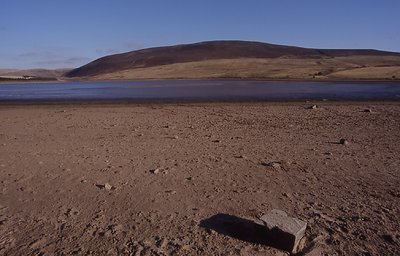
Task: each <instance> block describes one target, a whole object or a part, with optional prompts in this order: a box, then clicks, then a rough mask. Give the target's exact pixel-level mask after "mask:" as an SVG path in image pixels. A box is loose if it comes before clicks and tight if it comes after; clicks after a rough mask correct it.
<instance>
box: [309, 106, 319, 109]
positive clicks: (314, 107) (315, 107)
mask: <svg viewBox="0 0 400 256" xmlns="http://www.w3.org/2000/svg"><path fill="white" fill-rule="evenodd" d="M308 109H317V105H312V106H311V107H308Z"/></svg>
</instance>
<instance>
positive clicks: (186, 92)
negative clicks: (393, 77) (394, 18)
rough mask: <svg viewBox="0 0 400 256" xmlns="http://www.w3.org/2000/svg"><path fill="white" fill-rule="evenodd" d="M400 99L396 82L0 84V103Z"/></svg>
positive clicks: (197, 81) (183, 81)
mask: <svg viewBox="0 0 400 256" xmlns="http://www.w3.org/2000/svg"><path fill="white" fill-rule="evenodd" d="M322 99H329V100H400V82H295V81H293V82H292V81H290V82H288V81H244V80H223V81H221V80H146V81H117V82H115V81H113V82H98V81H95V82H64V83H27V84H25V83H19V84H15V83H14V84H7V83H0V102H3V103H4V102H74V101H79V102H90V101H132V102H143V101H277V100H322Z"/></svg>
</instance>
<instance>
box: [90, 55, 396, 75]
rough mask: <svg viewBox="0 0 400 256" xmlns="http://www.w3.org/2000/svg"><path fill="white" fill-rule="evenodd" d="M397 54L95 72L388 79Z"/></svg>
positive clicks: (393, 72) (207, 62) (228, 61)
mask: <svg viewBox="0 0 400 256" xmlns="http://www.w3.org/2000/svg"><path fill="white" fill-rule="evenodd" d="M399 70H400V57H392V56H389V57H376V56H372V57H365V56H352V57H337V58H324V59H299V58H275V59H256V58H243V59H219V60H205V61H196V62H187V63H175V64H170V65H161V66H156V67H149V68H136V69H129V70H123V71H118V72H114V73H108V74H104V75H98V76H95V77H93V78H92V79H95V80H119V79H173V78H175V79H185V78H187V79H209V78H245V79H320V80H327V79H391V78H392V76H393V75H395V76H396V77H400V74H399Z"/></svg>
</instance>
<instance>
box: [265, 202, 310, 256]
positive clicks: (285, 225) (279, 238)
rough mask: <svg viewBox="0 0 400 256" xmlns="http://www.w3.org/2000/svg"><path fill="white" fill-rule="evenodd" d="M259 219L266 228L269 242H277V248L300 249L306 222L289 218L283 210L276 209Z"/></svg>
mask: <svg viewBox="0 0 400 256" xmlns="http://www.w3.org/2000/svg"><path fill="white" fill-rule="evenodd" d="M260 220H261V221H262V223H263V224H264V226H265V227H266V228H267V230H268V233H269V238H270V240H272V241H271V242H273V243H275V244H277V245H278V246H279V248H282V249H284V250H287V251H289V252H290V253H297V252H299V251H300V250H301V248H300V247H301V246H299V244H300V241H301V239H302V238H303V237H304V235H305V232H306V228H307V223H306V222H304V221H302V220H299V219H296V218H291V217H289V216H287V214H286V213H285V212H284V211H281V210H276V209H274V210H272V211H270V212H269V213H267V214H265V215H263V216H262V217H261V218H260Z"/></svg>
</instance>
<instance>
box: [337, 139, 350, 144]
mask: <svg viewBox="0 0 400 256" xmlns="http://www.w3.org/2000/svg"><path fill="white" fill-rule="evenodd" d="M339 143H340V144H342V145H349V141H348V140H346V139H340V141H339Z"/></svg>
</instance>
